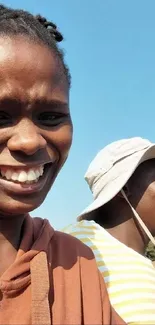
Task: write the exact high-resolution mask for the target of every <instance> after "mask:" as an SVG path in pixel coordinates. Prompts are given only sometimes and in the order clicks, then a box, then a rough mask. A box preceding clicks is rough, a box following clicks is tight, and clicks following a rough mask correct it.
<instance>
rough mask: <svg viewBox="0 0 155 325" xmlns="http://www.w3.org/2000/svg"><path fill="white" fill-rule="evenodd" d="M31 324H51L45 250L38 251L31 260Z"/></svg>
mask: <svg viewBox="0 0 155 325" xmlns="http://www.w3.org/2000/svg"><path fill="white" fill-rule="evenodd" d="M30 269H31V285H32V325H45V324H46V325H51V315H50V307H49V274H48V264H47V257H46V253H45V252H40V253H38V254H37V255H36V256H35V257H34V259H33V260H32V262H31V266H30Z"/></svg>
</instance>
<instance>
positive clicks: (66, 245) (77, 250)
mask: <svg viewBox="0 0 155 325" xmlns="http://www.w3.org/2000/svg"><path fill="white" fill-rule="evenodd" d="M51 244H52V245H53V247H55V248H56V249H57V251H59V253H61V252H62V254H64V252H65V258H67V257H69V258H71V256H72V257H73V256H74V255H77V256H79V257H80V256H81V257H86V258H89V259H90V258H91V259H94V254H93V252H92V250H91V249H90V248H89V247H88V246H86V245H85V244H84V243H83V242H81V241H80V240H79V239H78V238H76V237H74V236H72V234H69V233H65V232H62V231H57V230H55V231H54V236H53V239H52V241H51Z"/></svg>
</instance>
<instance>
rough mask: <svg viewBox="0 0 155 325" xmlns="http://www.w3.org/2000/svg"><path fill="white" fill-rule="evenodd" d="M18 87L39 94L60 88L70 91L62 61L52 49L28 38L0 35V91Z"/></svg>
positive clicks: (65, 91)
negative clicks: (2, 36)
mask: <svg viewBox="0 0 155 325" xmlns="http://www.w3.org/2000/svg"><path fill="white" fill-rule="evenodd" d="M7 88H8V89H7ZM15 88H16V89H17V90H18V88H21V89H22V88H23V90H24V91H27V90H28V91H29V92H30V93H32V92H33V93H34V92H36V93H37V92H38V91H39V92H40V94H41V93H42V94H43V93H45V94H46V92H53V91H58V89H59V90H61V92H63V93H64V94H66V93H68V85H67V82H66V77H65V75H64V73H63V68H62V65H61V62H60V60H58V58H57V57H56V55H55V54H54V53H53V52H52V50H50V49H49V48H48V47H46V46H45V45H44V44H43V45H42V44H37V43H34V42H32V41H29V40H28V39H25V37H24V38H23V37H20V38H19V37H17V38H14V37H13V38H10V37H9V38H8V37H5V38H3V39H2V38H1V37H0V89H1V94H3V92H4V90H5V91H7V92H8V93H10V92H11V91H12V92H13V91H14V90H15Z"/></svg>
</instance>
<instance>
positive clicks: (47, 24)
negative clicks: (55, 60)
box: [35, 15, 63, 42]
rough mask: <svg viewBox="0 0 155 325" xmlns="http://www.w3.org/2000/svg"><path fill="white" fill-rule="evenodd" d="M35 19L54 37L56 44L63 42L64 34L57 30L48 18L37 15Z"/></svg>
mask: <svg viewBox="0 0 155 325" xmlns="http://www.w3.org/2000/svg"><path fill="white" fill-rule="evenodd" d="M35 18H36V19H37V20H38V21H39V23H40V24H41V25H42V26H43V27H45V28H46V29H47V30H48V31H49V33H50V34H51V35H52V36H53V37H54V39H55V41H56V42H61V41H62V40H63V36H62V34H61V33H60V32H59V31H58V30H57V26H56V25H55V24H54V23H52V22H51V21H47V19H46V18H44V17H42V16H40V15H37V16H36V17H35Z"/></svg>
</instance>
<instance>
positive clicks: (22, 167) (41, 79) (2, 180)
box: [0, 36, 72, 215]
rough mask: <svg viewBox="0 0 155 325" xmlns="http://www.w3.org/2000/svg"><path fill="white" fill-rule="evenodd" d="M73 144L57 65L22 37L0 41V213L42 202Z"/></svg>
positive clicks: (15, 211) (43, 49) (61, 74)
mask: <svg viewBox="0 0 155 325" xmlns="http://www.w3.org/2000/svg"><path fill="white" fill-rule="evenodd" d="M71 141H72V123H71V118H70V114H69V89H68V84H67V81H66V77H65V75H64V70H63V68H62V65H61V63H60V61H59V59H58V58H57V57H56V55H55V54H54V53H52V51H51V50H50V49H48V48H46V46H44V45H41V44H40V45H39V44H36V43H34V42H31V41H29V40H28V39H27V38H25V37H22V36H21V37H16V38H15V37H14V38H10V37H0V213H1V214H2V215H12V214H13V215H16V214H18V215H19V214H23V213H27V212H29V211H31V210H33V209H35V208H37V207H38V206H39V205H40V204H41V203H42V202H43V201H44V199H45V197H46V195H47V193H48V191H49V190H50V188H51V185H52V184H53V182H54V179H55V177H56V176H57V174H58V172H59V170H60V168H61V167H62V165H63V163H64V162H65V160H66V158H67V156H68V152H69V149H70V146H71Z"/></svg>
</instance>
